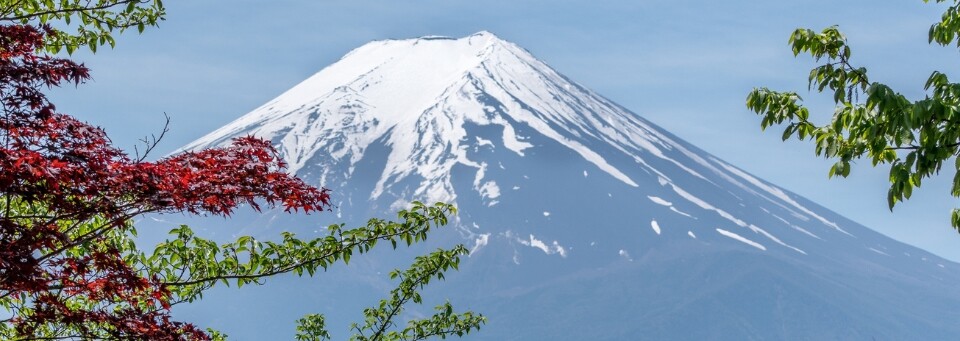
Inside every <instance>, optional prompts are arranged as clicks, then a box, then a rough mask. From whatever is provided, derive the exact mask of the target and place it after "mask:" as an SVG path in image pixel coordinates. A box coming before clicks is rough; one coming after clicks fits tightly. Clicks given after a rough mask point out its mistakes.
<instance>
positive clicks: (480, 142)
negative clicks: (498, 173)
mask: <svg viewBox="0 0 960 341" xmlns="http://www.w3.org/2000/svg"><path fill="white" fill-rule="evenodd" d="M476 139H477V147H483V146H490V147H494V145H493V141H490V140H486V139H484V138H482V137H480V136H477V137H476ZM500 166H501V167H503V165H500Z"/></svg>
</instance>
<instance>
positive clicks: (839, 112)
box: [746, 0, 960, 231]
mask: <svg viewBox="0 0 960 341" xmlns="http://www.w3.org/2000/svg"><path fill="white" fill-rule="evenodd" d="M945 1H946V0H936V2H938V3H939V2H945ZM925 2H926V1H925ZM958 35H960V2H958V1H954V3H953V5H951V6H949V8H948V9H947V10H946V11H945V12H944V14H943V16H942V18H941V21H940V22H937V23H935V24H933V25H932V26H931V27H930V31H929V41H930V42H931V43H933V42H936V43H937V44H939V45H942V46H947V45H950V44H953V43H954V42H956V43H957V46H958V47H960V41H958V40H957V37H958ZM789 42H790V45H791V47H792V50H793V53H794V55H799V54H802V53H803V54H809V55H810V56H812V57H813V58H814V59H815V60H816V61H817V62H820V63H821V64H820V65H819V66H817V67H815V68H813V69H812V70H811V71H810V74H809V76H808V85H809V90H816V91H817V92H820V93H823V92H827V93H830V94H832V99H833V102H834V104H835V109H834V113H833V117H832V120H831V122H829V123H826V124H816V123H814V122H811V121H810V119H809V117H810V112H809V109H808V108H807V107H806V106H804V105H803V103H802V98H801V97H800V96H799V95H798V94H797V93H796V92H782V91H774V90H770V89H768V88H755V89H754V90H753V91H751V92H750V94H749V95H748V96H747V101H746V104H747V107H748V108H749V109H750V110H752V111H754V112H756V113H757V114H758V115H760V116H761V117H762V120H761V122H760V127H761V128H762V129H766V128H767V127H770V126H773V125H785V127H784V130H783V135H782V138H783V140H787V139H789V138H791V137H794V136H795V137H796V138H798V139H799V140H811V141H813V142H814V151H815V153H816V155H818V156H822V157H825V158H828V159H834V160H836V163H835V164H834V165H833V166H832V167H831V168H830V171H829V173H828V174H829V176H830V177H833V176H841V177H847V176H848V175H849V174H850V168H851V163H852V162H854V161H855V160H858V159H864V158H865V159H869V160H870V161H871V163H872V165H874V166H877V165H880V164H885V165H889V167H890V177H889V179H890V189H889V190H888V194H887V202H888V205H889V208H890V209H891V210H892V209H893V207H894V206H895V205H896V203H898V202H901V201H904V200H907V199H909V198H910V197H911V195H912V194H913V190H914V189H915V188H917V187H919V186H920V185H921V184H922V182H923V179H926V178H929V177H931V176H933V175H934V174H938V173H939V172H940V171H941V170H943V167H944V164H947V167H948V169H951V168H952V169H951V171H953V172H954V174H955V175H954V180H953V186H952V188H951V190H950V193H951V194H952V195H953V196H954V197H960V172H957V171H958V170H960V160H958V161H956V162H953V163H950V162H949V160H950V159H951V158H955V157H956V155H957V153H958V146H960V84H958V83H952V82H950V80H949V78H948V77H947V75H946V74H944V73H942V72H939V71H934V72H932V73H931V75H930V76H929V77H928V79H927V81H926V83H925V84H924V90H926V93H927V95H926V96H925V97H924V98H922V99H916V100H911V99H908V98H906V97H905V96H903V95H902V94H901V93H899V92H897V91H895V90H894V89H892V88H891V87H890V86H888V85H886V84H884V83H880V82H875V81H872V80H871V79H870V78H869V77H868V72H867V69H866V68H864V67H857V66H855V65H854V64H853V63H852V62H851V48H850V46H849V44H848V42H847V39H846V37H845V36H844V35H843V34H842V33H841V32H840V30H839V29H838V27H836V26H833V27H828V28H826V29H823V30H822V31H820V32H815V31H813V30H810V29H802V28H801V29H797V30H796V31H794V32H793V34H792V35H791V36H790V40H789ZM951 165H952V166H953V167H950V166H951ZM951 222H952V225H953V226H954V228H955V229H958V231H960V211H958V210H956V209H955V210H954V211H953V214H952V219H951Z"/></svg>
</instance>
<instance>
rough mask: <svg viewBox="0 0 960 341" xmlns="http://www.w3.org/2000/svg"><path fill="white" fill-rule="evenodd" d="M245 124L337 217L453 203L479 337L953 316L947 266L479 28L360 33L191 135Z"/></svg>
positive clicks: (769, 335) (935, 335)
mask: <svg viewBox="0 0 960 341" xmlns="http://www.w3.org/2000/svg"><path fill="white" fill-rule="evenodd" d="M711 114H716V113H711ZM246 135H254V136H259V137H262V138H266V139H269V140H271V141H272V142H273V143H274V144H275V145H276V147H277V149H278V150H279V151H280V152H281V153H282V156H283V157H284V159H285V160H286V161H287V162H288V163H289V165H290V168H289V171H291V172H295V173H297V174H298V175H299V176H300V177H301V178H303V179H305V180H307V181H311V182H314V183H315V184H316V185H322V186H324V187H327V188H330V189H332V190H333V195H332V197H333V199H334V200H335V201H336V202H337V205H336V206H337V214H338V217H337V218H338V219H342V220H345V221H346V222H349V223H356V222H362V221H363V220H365V219H366V218H367V217H370V216H382V215H384V214H387V213H392V212H391V211H395V209H397V208H400V207H404V206H406V204H407V203H408V202H409V201H412V200H420V201H425V202H433V201H444V202H448V203H453V204H455V205H457V207H459V208H460V215H459V216H458V217H457V218H456V220H455V221H454V222H453V224H454V225H456V226H457V227H458V229H456V232H457V233H456V234H455V235H454V236H453V237H452V238H456V239H457V240H456V241H455V242H459V243H464V244H469V245H467V246H468V247H469V249H470V251H471V253H470V256H469V260H468V262H469V263H471V264H472V266H473V268H472V269H469V270H465V271H464V272H465V274H464V276H465V277H463V278H464V279H463V280H462V281H461V282H460V283H459V284H460V286H453V287H454V288H457V289H461V290H463V291H462V292H460V293H459V294H460V297H464V296H466V297H468V298H469V299H470V300H472V301H473V302H474V303H477V304H480V305H485V306H486V307H490V308H491V316H494V318H493V319H491V323H490V325H491V327H490V328H489V329H486V327H485V330H484V333H491V334H489V335H490V336H489V339H498V340H499V339H591V340H592V339H638V338H643V339H716V338H721V339H727V338H730V339H870V338H871V337H873V336H876V335H881V336H885V337H890V338H893V339H949V337H945V336H949V335H952V336H955V335H956V333H958V332H960V329H958V328H957V327H955V326H954V325H953V324H951V323H949V322H948V323H943V322H942V321H952V320H955V319H956V318H957V317H960V315H958V314H956V313H952V312H955V311H956V309H954V308H955V306H956V304H960V295H958V294H956V291H955V290H954V289H953V287H952V285H951V284H950V283H956V282H957V281H960V275H958V273H957V272H956V267H957V264H955V263H951V262H949V261H946V260H943V259H939V258H938V257H936V256H933V255H931V254H929V253H926V252H923V251H922V250H918V249H916V248H913V247H910V246H908V245H904V244H902V243H899V242H896V241H894V240H891V239H890V238H887V237H885V236H882V235H880V234H878V233H876V232H874V231H872V230H870V229H868V228H866V227H863V226H861V225H859V224H857V223H855V222H852V221H850V220H848V219H845V218H843V217H842V216H839V215H838V214H836V213H834V212H831V211H829V210H828V209H825V208H823V207H820V206H818V205H816V204H815V203H812V202H810V201H809V200H806V199H804V198H802V197H800V196H797V195H795V194H792V193H790V192H789V191H786V190H784V189H781V188H779V187H777V186H775V185H773V184H770V183H767V182H765V181H763V180H761V179H758V178H756V177H754V176H752V175H750V174H748V173H747V172H745V171H743V170H741V169H738V168H736V167H734V166H733V165H730V164H728V163H726V162H724V161H722V160H719V159H718V158H716V157H714V156H712V155H710V154H709V153H707V152H705V151H703V150H701V149H699V148H697V147H695V146H693V145H690V144H689V143H686V142H684V141H683V140H681V139H679V138H677V137H675V136H673V135H672V134H670V133H669V132H667V131H665V130H663V129H661V128H659V127H657V126H656V125H654V124H652V123H650V122H649V121H647V120H645V119H643V118H642V117H640V116H638V115H636V114H633V113H631V112H629V111H628V110H626V109H624V108H623V107H621V106H619V105H617V104H615V103H613V102H611V101H609V100H607V99H605V98H603V97H602V96H600V95H598V94H596V93H594V92H593V91H590V90H588V89H587V88H585V87H583V86H581V85H579V84H577V83H574V82H572V81H571V80H569V79H567V78H566V77H564V76H563V75H561V74H560V73H558V72H557V71H555V70H554V69H552V68H551V67H549V66H548V65H546V64H545V63H543V62H542V61H540V60H538V59H537V58H535V57H534V56H533V55H531V54H530V53H529V52H528V51H526V50H524V49H523V48H521V47H519V46H517V45H516V44H513V43H510V42H508V41H505V40H502V39H500V38H499V37H497V36H496V35H494V34H492V33H489V32H485V31H484V32H478V33H476V34H473V35H470V36H467V37H463V38H459V39H454V38H447V37H438V36H426V37H421V38H415V39H406V40H383V41H374V42H371V43H369V44H366V45H364V46H361V47H359V48H357V49H355V50H353V51H351V52H350V53H348V54H347V55H345V56H344V57H343V58H342V59H340V60H339V61H338V62H336V63H334V64H332V65H330V66H328V67H326V68H324V69H323V70H321V71H320V72H318V73H316V74H315V75H313V76H311V77H310V78H308V79H306V80H305V81H303V82H301V83H300V84H298V85H296V86H295V87H293V88H291V89H290V90H289V91H287V92H285V93H283V94H281V95H280V96H278V97H277V98H275V99H273V100H271V101H269V102H268V103H266V104H264V105H263V106H261V107H259V108H257V109H255V110H253V111H252V112H250V113H248V114H246V115H244V116H242V117H240V118H239V119H237V120H236V121H234V122H231V123H230V124H228V125H226V126H224V127H223V128H220V129H218V130H216V131H214V132H212V133H210V134H209V135H207V136H204V137H202V138H200V139H199V140H197V141H194V142H193V143H191V144H189V145H187V146H186V147H184V149H199V148H206V147H215V146H220V145H224V144H226V143H228V142H229V140H230V139H232V138H235V137H240V136H246ZM276 217H277V216H272V217H271V218H269V219H267V220H270V221H271V223H272V222H273V218H276ZM314 232H316V231H314ZM448 237H449V236H448ZM454 291H455V290H454ZM916 292H925V293H930V294H929V296H922V297H919V298H918V297H915V295H914V293H916ZM571 293H575V294H574V295H571ZM924 295H926V294H924ZM325 298H326V297H325ZM878 298H880V299H878ZM877 302H883V303H877ZM886 302H891V303H890V304H886ZM940 302H948V303H940ZM300 304H302V302H301V303H300ZM638 307H639V308H638ZM944 307H946V308H944ZM538 309H539V310H538ZM947 310H950V311H951V313H949V314H947V313H944V312H946V311H947ZM704 312H707V313H709V314H704ZM543 316H552V317H551V318H542V317H543ZM523 321H553V322H550V323H545V324H543V325H542V326H539V325H538V326H528V325H521V324H523V323H524V322H523ZM557 321H590V322H584V323H582V324H567V323H563V322H557ZM904 321H905V322H904ZM810 326H816V328H812V327H810ZM850 326H852V327H850ZM591 327H592V328H593V329H591ZM928 327H929V328H928ZM851 328H852V329H851ZM905 331H906V332H905ZM251 332H258V331H251ZM821 332H822V333H821ZM918 336H920V337H918ZM262 338H269V337H262Z"/></svg>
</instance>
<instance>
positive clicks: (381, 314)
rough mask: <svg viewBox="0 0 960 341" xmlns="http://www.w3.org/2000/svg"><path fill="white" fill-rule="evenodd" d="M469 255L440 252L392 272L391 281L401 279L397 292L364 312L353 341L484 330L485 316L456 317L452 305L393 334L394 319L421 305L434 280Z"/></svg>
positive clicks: (460, 251) (460, 249)
mask: <svg viewBox="0 0 960 341" xmlns="http://www.w3.org/2000/svg"><path fill="white" fill-rule="evenodd" d="M466 254H469V251H467V249H466V248H464V247H463V245H458V246H457V247H455V248H453V249H450V250H443V249H439V250H437V251H434V252H433V253H430V254H429V255H426V256H420V257H417V259H416V260H415V261H414V263H413V265H411V266H410V268H409V269H407V270H405V271H403V272H401V271H400V270H394V271H392V272H390V278H393V279H397V278H399V279H400V284H399V285H398V286H397V288H395V289H393V290H392V291H391V292H390V298H388V299H384V300H381V301H380V304H379V305H377V306H374V307H370V308H367V309H364V310H363V315H364V316H365V319H364V323H363V325H359V324H356V323H354V324H353V326H351V328H352V329H353V330H355V331H356V333H355V334H354V335H353V336H352V337H351V338H350V340H352V341H372V340H389V341H397V340H405V341H406V340H424V339H427V338H430V337H434V336H436V337H439V338H441V339H445V338H447V336H450V335H456V336H463V335H465V334H467V333H469V332H470V331H471V330H473V329H478V330H479V329H480V325H481V324H483V323H484V322H486V318H484V317H483V316H482V315H476V314H474V313H472V312H466V313H463V314H455V313H454V312H453V307H452V306H451V305H450V303H449V302H447V303H444V304H442V305H439V306H437V307H436V308H435V309H436V311H437V313H436V314H434V315H433V316H431V317H429V318H426V319H420V320H411V321H409V322H408V323H407V326H406V327H405V328H404V329H402V330H399V331H397V330H390V329H391V328H392V327H394V326H395V322H394V319H395V318H396V317H397V316H398V315H399V314H400V313H401V312H402V311H403V306H404V305H405V304H407V303H408V302H411V301H412V302H413V303H416V304H421V303H422V302H423V299H422V297H421V296H420V291H419V290H420V289H423V287H424V286H426V285H427V284H429V283H430V281H431V280H433V279H441V280H442V279H443V272H444V271H446V270H448V269H450V268H453V269H454V270H456V269H457V267H458V266H459V264H460V256H461V255H466Z"/></svg>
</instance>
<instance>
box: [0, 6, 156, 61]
mask: <svg viewBox="0 0 960 341" xmlns="http://www.w3.org/2000/svg"><path fill="white" fill-rule="evenodd" d="M165 15H166V8H165V7H164V6H163V1H162V0H0V22H9V23H16V24H34V25H51V27H52V29H53V31H54V34H51V35H49V36H48V39H47V42H46V44H45V45H46V46H45V48H46V50H47V52H50V53H57V52H59V51H61V50H66V51H67V52H68V53H73V52H74V51H76V50H77V49H78V48H79V47H81V46H84V45H86V46H87V47H89V48H90V50H91V51H93V52H97V48H98V47H100V46H104V45H110V47H113V46H115V45H116V41H115V39H114V38H113V33H115V32H116V33H123V32H124V31H126V30H127V29H132V28H136V29H137V32H140V33H142V32H143V30H144V29H146V27H148V26H157V24H158V23H159V22H160V21H162V20H163V19H164V16H165ZM68 31H72V33H69V32H68Z"/></svg>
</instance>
